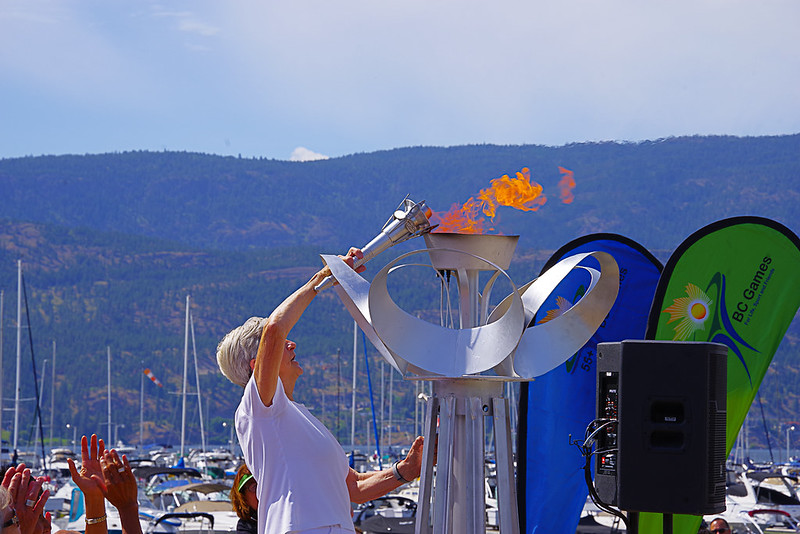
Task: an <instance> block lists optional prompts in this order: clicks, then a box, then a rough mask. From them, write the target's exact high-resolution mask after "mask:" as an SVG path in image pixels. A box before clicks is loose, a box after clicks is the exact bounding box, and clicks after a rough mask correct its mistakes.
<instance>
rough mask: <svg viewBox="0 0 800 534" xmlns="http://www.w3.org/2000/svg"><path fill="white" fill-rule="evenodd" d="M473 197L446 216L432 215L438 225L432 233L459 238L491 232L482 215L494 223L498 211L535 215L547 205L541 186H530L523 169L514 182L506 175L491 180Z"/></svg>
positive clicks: (529, 178) (528, 171)
mask: <svg viewBox="0 0 800 534" xmlns="http://www.w3.org/2000/svg"><path fill="white" fill-rule="evenodd" d="M476 197H477V199H476ZM476 197H470V199H469V200H467V201H466V202H465V203H464V205H462V206H459V205H458V204H453V205H452V206H451V207H450V211H448V212H446V213H439V212H434V213H433V221H432V222H434V223H438V225H439V226H438V227H437V228H436V230H434V231H435V232H458V233H462V234H483V233H486V232H487V231H491V232H493V231H495V228H494V227H493V226H490V225H489V223H487V221H486V219H485V218H484V215H485V216H486V217H489V218H490V219H492V220H494V216H495V214H496V213H497V208H498V207H500V206H508V207H511V208H516V209H519V210H524V211H536V210H538V209H539V208H540V207H542V206H543V205H544V203H545V202H547V197H546V196H545V195H544V194H542V186H541V185H539V184H537V183H536V182H531V171H530V169H528V168H527V167H525V168H523V169H522V170H521V171H520V172H518V173H516V177H515V178H511V177H509V176H508V175H507V174H505V175H503V176H501V177H500V178H495V179H494V180H492V181H491V182H489V187H488V188H486V189H482V190H481V191H480V193H478V194H477V195H476Z"/></svg>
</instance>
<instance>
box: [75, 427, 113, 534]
mask: <svg viewBox="0 0 800 534" xmlns="http://www.w3.org/2000/svg"><path fill="white" fill-rule="evenodd" d="M104 452H105V444H104V443H103V440H102V439H101V440H99V443H98V439H97V435H96V434H92V442H91V447H90V446H89V444H88V443H87V439H86V436H82V437H81V469H80V472H78V469H77V468H76V467H75V462H73V461H72V458H67V462H69V472H70V474H71V475H72V480H73V481H74V482H75V484H76V485H77V486H78V487H79V488H80V490H81V491H82V492H83V499H84V504H85V505H86V532H85V534H106V533H107V532H108V523H107V521H106V502H105V498H104V496H103V495H104V493H105V492H106V488H105V482H103V472H102V469H101V467H100V460H99V458H100V457H101V456H102V455H103V453H104Z"/></svg>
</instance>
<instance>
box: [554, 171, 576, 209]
mask: <svg viewBox="0 0 800 534" xmlns="http://www.w3.org/2000/svg"><path fill="white" fill-rule="evenodd" d="M558 172H560V173H561V174H563V176H562V177H561V180H559V182H558V189H559V191H560V193H561V202H563V203H564V204H572V201H573V200H575V195H573V194H572V190H573V189H575V176H574V175H575V173H574V172H572V171H571V170H569V169H565V168H564V167H559V168H558Z"/></svg>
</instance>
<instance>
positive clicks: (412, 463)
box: [346, 436, 424, 504]
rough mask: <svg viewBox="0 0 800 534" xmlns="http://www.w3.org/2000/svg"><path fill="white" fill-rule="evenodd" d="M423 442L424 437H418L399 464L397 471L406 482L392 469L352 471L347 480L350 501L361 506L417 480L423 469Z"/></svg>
mask: <svg viewBox="0 0 800 534" xmlns="http://www.w3.org/2000/svg"><path fill="white" fill-rule="evenodd" d="M423 442H424V440H423V438H422V436H419V437H417V439H415V440H414V444H413V445H411V450H410V451H408V455H407V456H406V457H405V458H404V459H402V460H400V461H399V462H398V463H397V470H398V472H399V473H400V476H402V477H403V479H404V480H398V479H397V477H395V475H394V469H392V468H391V467H390V468H389V469H384V470H383V471H373V472H371V473H359V472H357V471H355V470H354V469H350V473H349V474H348V475H347V480H346V482H347V491H348V492H349V493H350V501H351V502H354V503H359V504H360V503H364V502H367V501H371V500H373V499H377V498H378V497H382V496H384V495H386V494H387V493H389V492H390V491H392V490H394V489H397V488H399V487H400V486H402V485H403V484H405V483H406V482H410V481H412V480H414V479H415V478H417V477H418V476H419V472H420V470H421V469H422V445H423Z"/></svg>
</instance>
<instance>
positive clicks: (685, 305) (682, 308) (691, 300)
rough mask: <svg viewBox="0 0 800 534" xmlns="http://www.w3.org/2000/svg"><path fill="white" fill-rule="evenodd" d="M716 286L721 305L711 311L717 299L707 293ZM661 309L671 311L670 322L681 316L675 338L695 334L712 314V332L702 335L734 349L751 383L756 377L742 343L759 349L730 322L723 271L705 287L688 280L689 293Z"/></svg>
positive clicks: (685, 337) (686, 338) (683, 338)
mask: <svg viewBox="0 0 800 534" xmlns="http://www.w3.org/2000/svg"><path fill="white" fill-rule="evenodd" d="M715 289H716V297H717V301H718V302H719V305H718V306H715V309H714V311H713V313H712V312H711V304H712V303H714V300H712V299H711V298H710V297H709V296H708V293H713V291H714V290H715ZM661 313H669V314H670V318H669V320H668V321H667V324H669V323H671V322H673V321H678V320H680V322H679V323H678V324H677V325H676V326H675V336H674V337H673V338H672V339H673V341H686V340H688V339H689V338H690V337H694V335H695V334H696V333H697V332H700V331H703V330H705V324H706V321H707V320H708V319H709V318H711V326H710V328H709V333H708V335H707V336H703V337H702V341H711V342H714V343H722V344H723V345H726V346H727V347H728V348H729V349H730V350H731V351H733V353H734V354H735V355H736V357H737V358H738V359H739V361H740V362H741V363H742V366H743V367H744V370H745V372H746V373H747V379H748V380H749V381H750V384H751V385H752V383H753V378H752V377H751V376H750V368H749V367H748V365H747V361H746V360H745V357H744V354H742V349H741V347H745V348H747V349H750V350H752V351H753V352H759V351H758V350H756V348H755V347H753V346H752V345H750V344H749V343H747V342H746V341H745V340H744V339H743V338H742V336H741V335H740V334H739V333H738V332H737V331H736V329H735V328H734V326H733V324H732V323H731V320H730V317H729V314H728V307H727V305H726V303H725V275H724V274H722V273H720V272H717V273H716V274H715V275H714V276H713V277H711V281H710V282H709V283H708V287H706V290H705V291H703V290H701V289H700V288H699V287H697V286H696V285H694V284H692V283H691V282H689V283H687V284H686V296H685V297H678V298H676V299H673V302H672V305H671V306H668V307H666V308H664V309H663V310H662V311H661ZM695 340H696V339H695ZM740 345H741V347H740Z"/></svg>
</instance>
